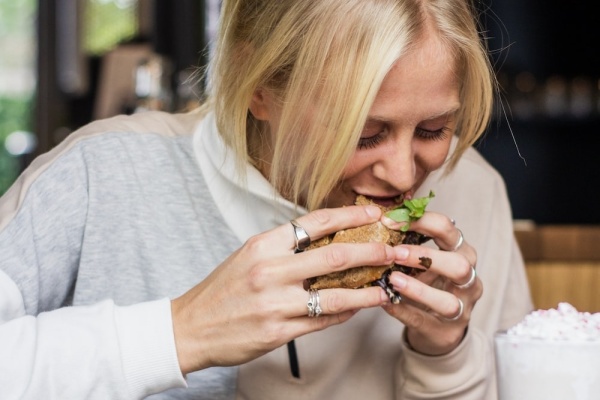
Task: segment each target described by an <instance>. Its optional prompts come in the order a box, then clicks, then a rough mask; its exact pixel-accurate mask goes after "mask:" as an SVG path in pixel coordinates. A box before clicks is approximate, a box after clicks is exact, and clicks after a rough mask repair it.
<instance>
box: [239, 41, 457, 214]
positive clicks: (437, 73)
mask: <svg viewBox="0 0 600 400" xmlns="http://www.w3.org/2000/svg"><path fill="white" fill-rule="evenodd" d="M420 43H421V45H420V46H417V47H416V48H415V49H414V50H411V51H410V52H409V53H407V54H406V55H405V56H403V57H402V58H401V59H400V60H399V61H397V62H396V64H395V65H394V66H393V68H392V69H391V71H390V72H389V73H388V75H387V77H386V78H385V80H384V81H383V84H382V85H381V88H380V90H379V92H378V94H377V97H376V99H375V102H374V103H373V106H372V108H371V110H370V111H369V116H368V119H367V123H366V124H365V126H364V129H363V132H362V135H361V138H360V141H359V144H358V146H357V148H356V151H355V152H354V154H353V155H352V157H351V158H350V161H349V162H348V164H347V165H346V167H345V168H344V172H343V176H342V178H341V180H340V181H339V182H338V184H337V185H336V186H335V187H334V189H333V190H332V191H331V193H330V195H329V196H328V197H327V198H326V199H325V202H324V206H326V207H340V206H344V205H351V204H354V201H355V200H356V197H357V196H358V195H359V194H362V195H364V196H366V197H368V198H370V199H372V200H374V201H375V202H376V203H379V204H382V205H386V206H387V205H393V204H395V203H396V202H397V200H398V196H404V197H405V198H410V197H412V195H413V193H414V192H415V191H416V190H417V189H418V188H419V187H420V186H421V184H422V183H423V181H424V180H425V178H426V177H427V176H428V175H429V173H430V172H431V171H433V170H436V169H437V168H439V167H440V166H441V165H442V164H443V163H444V161H445V159H446V156H447V155H448V151H449V148H450V142H451V138H452V135H453V134H454V128H455V114H456V112H457V110H458V108H459V106H460V103H459V86H458V80H457V78H456V76H455V73H454V65H455V62H454V59H453V58H452V57H451V56H450V55H449V54H448V52H447V51H445V49H444V48H443V47H442V45H441V44H440V42H439V41H438V40H436V39H426V40H424V41H421V42H420ZM250 109H251V111H252V113H253V114H254V116H255V117H256V118H258V119H260V120H265V121H268V123H269V125H270V131H271V132H272V133H273V134H276V132H277V128H278V126H279V119H280V115H281V110H280V108H279V107H278V106H276V105H275V103H274V102H273V101H272V99H271V97H270V96H269V95H268V93H266V92H262V91H259V92H257V93H256V94H255V96H254V99H253V101H252V105H251V107H250ZM268 158H269V155H268V154H267V155H264V159H266V160H268ZM266 168H267V169H268V167H266ZM261 169H264V168H261ZM262 172H263V174H264V175H265V176H268V171H265V170H263V171H262Z"/></svg>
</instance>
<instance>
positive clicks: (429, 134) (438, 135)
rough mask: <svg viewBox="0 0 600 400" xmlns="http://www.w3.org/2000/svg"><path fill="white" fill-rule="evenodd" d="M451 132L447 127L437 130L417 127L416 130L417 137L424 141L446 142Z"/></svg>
mask: <svg viewBox="0 0 600 400" xmlns="http://www.w3.org/2000/svg"><path fill="white" fill-rule="evenodd" d="M449 132H450V128H449V127H447V126H444V127H443V128H440V129H435V130H429V129H423V128H419V127H417V129H415V136H416V137H418V138H420V139H423V140H444V139H446V138H447V137H448V133H449Z"/></svg>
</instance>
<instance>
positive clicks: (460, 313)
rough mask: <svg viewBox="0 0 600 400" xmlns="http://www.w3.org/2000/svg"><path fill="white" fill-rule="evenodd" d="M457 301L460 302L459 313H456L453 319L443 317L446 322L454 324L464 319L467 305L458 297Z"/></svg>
mask: <svg viewBox="0 0 600 400" xmlns="http://www.w3.org/2000/svg"><path fill="white" fill-rule="evenodd" d="M456 299H457V300H458V313H456V315H455V316H454V317H451V318H446V317H441V318H442V319H443V320H444V321H447V322H453V321H456V320H458V319H460V317H462V315H463V312H464V311H465V305H464V304H463V302H462V300H461V299H459V298H458V297H457V298H456Z"/></svg>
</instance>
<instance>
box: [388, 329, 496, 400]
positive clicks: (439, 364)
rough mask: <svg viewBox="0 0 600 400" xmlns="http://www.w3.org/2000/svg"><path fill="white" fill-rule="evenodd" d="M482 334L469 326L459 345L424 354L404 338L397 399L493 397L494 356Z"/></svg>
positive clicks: (466, 399) (468, 399)
mask: <svg viewBox="0 0 600 400" xmlns="http://www.w3.org/2000/svg"><path fill="white" fill-rule="evenodd" d="M491 352H492V349H491V348H490V346H489V342H488V340H487V339H486V337H485V335H483V333H482V332H481V331H479V330H477V329H469V331H468V332H467V334H466V335H465V338H464V339H463V341H462V342H461V344H460V345H459V346H458V347H457V348H456V349H454V351H452V352H450V353H448V354H446V355H443V356H435V357H434V356H426V355H423V354H420V353H417V352H415V351H413V350H411V349H410V348H409V346H408V345H407V343H406V340H403V353H402V354H403V360H401V362H400V365H401V369H402V370H401V371H399V372H398V374H401V376H403V379H402V381H401V386H400V388H399V389H400V390H399V392H400V395H399V396H398V397H397V398H399V399H405V400H422V399H436V400H444V399H461V400H481V399H491V398H495V395H493V396H494V397H490V396H492V393H493V391H494V390H495V389H494V386H493V385H490V382H489V378H490V373H493V371H494V366H493V363H494V357H493V355H492V353H491Z"/></svg>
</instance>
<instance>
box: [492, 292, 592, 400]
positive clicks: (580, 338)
mask: <svg viewBox="0 0 600 400" xmlns="http://www.w3.org/2000/svg"><path fill="white" fill-rule="evenodd" d="M495 351H496V367H497V376H498V394H499V399H500V400H517V399H528V400H535V399H543V400H552V399H557V400H564V399H569V400H592V399H600V313H596V314H591V313H588V312H580V311H577V309H575V307H573V306H572V305H570V304H568V303H560V304H559V305H558V307H557V308H556V309H549V310H537V311H534V312H532V313H530V314H529V315H527V316H526V317H525V318H524V319H523V321H521V322H520V323H518V324H517V325H515V326H513V327H512V328H510V329H508V330H507V331H503V332H499V333H498V334H497V335H496V337H495Z"/></svg>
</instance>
